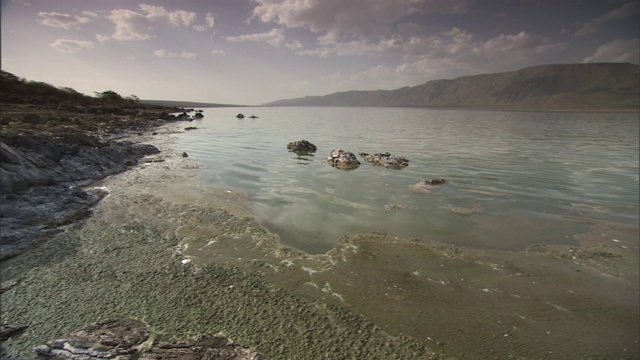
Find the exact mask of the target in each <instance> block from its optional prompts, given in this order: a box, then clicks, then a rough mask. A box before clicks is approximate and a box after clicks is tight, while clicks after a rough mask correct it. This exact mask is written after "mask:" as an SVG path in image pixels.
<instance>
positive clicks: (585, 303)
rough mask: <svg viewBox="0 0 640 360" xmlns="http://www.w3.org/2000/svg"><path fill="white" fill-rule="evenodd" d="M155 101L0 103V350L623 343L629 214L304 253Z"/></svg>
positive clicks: (349, 349)
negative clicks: (471, 245)
mask: <svg viewBox="0 0 640 360" xmlns="http://www.w3.org/2000/svg"><path fill="white" fill-rule="evenodd" d="M92 111H93V110H92ZM162 112H163V110H160V109H155V110H140V109H134V110H126V111H124V112H123V113H120V110H116V111H114V112H113V113H108V114H104V113H101V114H98V115H96V114H93V113H90V112H88V111H84V110H82V108H80V107H74V108H73V111H69V109H66V108H65V109H58V110H56V109H52V108H46V107H44V108H40V109H39V110H38V108H37V107H34V106H30V105H24V104H21V105H11V106H6V107H3V113H2V115H1V118H2V124H3V125H2V126H3V127H2V137H1V138H0V140H2V143H4V145H3V147H2V158H1V159H0V160H1V161H0V169H2V171H3V175H2V176H3V177H2V178H3V180H2V184H3V185H2V186H3V193H2V196H3V200H5V199H6V200H7V204H9V205H8V206H7V207H5V201H3V202H2V217H1V218H0V221H2V223H1V225H2V236H3V238H2V239H3V240H2V241H3V244H2V245H3V247H4V246H5V245H10V247H9V249H12V250H11V251H12V252H10V255H11V256H5V257H4V258H3V259H2V260H0V271H1V275H2V276H1V281H2V283H1V287H0V300H1V301H0V304H1V309H0V310H1V312H2V314H1V315H2V317H1V318H2V331H1V332H0V338H1V340H2V341H3V348H2V351H3V353H2V357H3V358H7V359H35V358H38V357H42V356H46V357H53V358H55V357H56V356H57V357H58V358H64V357H65V356H66V358H72V357H71V356H76V358H87V356H89V355H91V356H93V355H95V356H94V357H100V356H101V357H103V358H104V357H107V356H112V357H118V356H120V357H121V358H127V356H129V358H132V359H135V358H149V359H154V358H158V359H159V358H176V359H200V358H204V359H261V358H269V359H390V358H395V359H418V360H420V359H451V358H460V359H465V358H523V359H538V358H545V359H570V358H576V359H580V358H638V356H640V354H639V351H638V338H639V336H640V330H638V327H637V324H638V317H639V316H640V310H639V306H638V297H639V295H638V294H639V287H640V285H639V282H638V229H637V228H633V227H628V226H621V225H619V224H611V223H609V224H594V225H593V227H592V230H591V231H589V232H587V233H585V234H577V235H576V237H575V238H576V240H577V241H578V242H579V243H580V246H572V247H568V246H549V245H536V246H531V247H530V248H528V249H527V250H526V251H522V252H505V251H479V250H473V249H464V248H459V247H454V246H451V245H448V244H442V243H439V242H438V241H437V239H432V238H431V234H425V237H424V238H421V239H402V238H397V237H393V236H389V235H387V234H383V233H365V234H359V235H354V236H344V237H342V238H340V239H337V240H336V245H335V247H334V248H333V249H331V250H330V251H328V252H326V253H324V254H317V255H309V254H305V253H303V252H301V251H298V250H296V249H293V248H290V247H287V246H284V245H283V244H282V243H281V242H280V239H279V238H278V236H277V235H275V234H273V233H271V232H270V231H269V230H268V229H266V228H265V227H263V226H262V225H261V224H260V223H259V222H258V221H257V220H256V218H255V217H254V216H253V215H252V213H251V211H250V205H249V204H248V201H247V198H246V195H245V194H243V193H241V192H239V191H238V190H236V189H226V188H210V187H207V186H205V185H204V184H202V183H201V181H200V167H201V165H200V164H199V163H198V161H197V159H194V158H193V157H191V156H188V157H184V156H183V155H182V153H183V152H182V150H181V149H176V148H175V147H174V145H173V144H172V141H171V136H172V134H175V133H176V132H180V131H184V124H180V123H176V124H170V123H168V122H171V121H174V120H178V119H175V118H170V117H169V118H166V119H163V116H165V115H162ZM30 113H35V114H36V115H37V116H38V118H39V119H40V120H38V121H40V123H41V124H40V125H39V126H37V127H36V126H33V125H29V121H28V120H27V121H25V119H31V120H33V119H37V118H36V117H35V116H33V115H28V114H30ZM51 119H56V120H55V121H51ZM69 119H76V120H73V121H71V120H69ZM180 120H185V118H184V117H182V118H180ZM207 121H209V119H207ZM211 121H214V120H211ZM196 125H198V124H196ZM154 133H155V135H154ZM139 134H141V135H139ZM21 139H24V140H21ZM38 144H43V149H46V151H45V150H42V151H40V150H39V148H38ZM151 144H153V145H151ZM147 154H152V155H151V156H147V157H144V156H145V155H147ZM354 158H355V156H354ZM123 170H125V171H123ZM78 174H84V175H82V176H80V175H78ZM96 179H100V180H96ZM441 181H442V180H440V179H433V180H426V181H424V182H421V183H419V184H418V185H420V186H421V187H425V188H426V187H429V186H435V185H437V184H438V183H439V182H441ZM25 183H28V184H32V186H25V185H24V184H25ZM5 184H6V185H5ZM426 189H427V191H428V188H426ZM87 215H91V216H87ZM5 229H10V230H11V231H10V232H8V233H7V234H8V235H7V237H6V238H5V237H4V236H5ZM12 234H13V235H12ZM604 234H606V236H605V235H604ZM23 239H31V240H37V241H31V240H29V241H24V244H23V243H21V241H23ZM5 241H6V244H5V243H4V242H5ZM30 241H31V243H30V244H28V243H29V242H30ZM16 244H18V245H16ZM11 246H14V248H11ZM20 249H22V250H20ZM18 250H20V251H18ZM238 344H242V346H241V345H238Z"/></svg>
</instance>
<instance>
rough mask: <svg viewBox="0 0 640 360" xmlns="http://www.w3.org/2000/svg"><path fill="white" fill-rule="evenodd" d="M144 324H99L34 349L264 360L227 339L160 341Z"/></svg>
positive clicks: (56, 355) (71, 354)
mask: <svg viewBox="0 0 640 360" xmlns="http://www.w3.org/2000/svg"><path fill="white" fill-rule="evenodd" d="M157 337H158V336H157V335H155V334H153V333H152V332H151V330H149V328H148V327H147V326H146V325H145V324H144V323H143V322H141V321H138V320H133V319H114V320H106V321H100V322H96V323H93V324H89V325H87V326H85V327H84V328H83V329H80V330H78V331H74V332H72V333H70V334H69V335H68V336H66V337H64V338H62V339H58V340H51V341H47V343H46V344H45V345H39V346H36V347H34V348H33V351H34V352H35V353H37V354H39V355H41V356H45V357H49V358H53V359H84V360H92V359H120V360H129V359H131V360H133V359H185V360H188V359H194V360H195V359H211V360H214V359H220V360H222V359H224V360H227V359H228V360H232V359H234V360H263V359H264V357H263V356H262V355H260V354H259V353H257V352H256V351H254V350H252V349H250V348H247V347H244V346H241V345H239V344H236V343H235V342H232V341H230V340H229V339H227V338H226V337H224V336H219V335H216V336H211V335H201V336H196V337H194V338H192V339H188V340H182V341H175V340H169V341H163V340H158V339H157Z"/></svg>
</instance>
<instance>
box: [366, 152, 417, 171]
mask: <svg viewBox="0 0 640 360" xmlns="http://www.w3.org/2000/svg"><path fill="white" fill-rule="evenodd" d="M358 155H360V156H361V157H362V158H364V161H367V162H370V163H373V164H376V165H382V166H386V167H395V168H403V167H407V166H409V160H407V158H405V157H403V156H398V155H391V154H390V153H388V152H386V153H378V154H373V155H371V154H367V153H360V154H358Z"/></svg>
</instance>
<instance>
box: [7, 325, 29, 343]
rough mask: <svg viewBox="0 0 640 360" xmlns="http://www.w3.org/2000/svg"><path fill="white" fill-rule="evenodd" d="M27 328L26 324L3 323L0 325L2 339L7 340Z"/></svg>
mask: <svg viewBox="0 0 640 360" xmlns="http://www.w3.org/2000/svg"><path fill="white" fill-rule="evenodd" d="M27 328H28V326H25V325H9V324H2V326H1V327H0V341H6V340H7V339H9V338H10V337H12V336H14V335H18V334H20V333H22V332H23V331H24V330H26V329H27Z"/></svg>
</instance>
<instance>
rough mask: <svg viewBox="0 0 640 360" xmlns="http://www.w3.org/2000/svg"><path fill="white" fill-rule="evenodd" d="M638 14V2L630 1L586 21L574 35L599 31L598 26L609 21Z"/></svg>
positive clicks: (639, 8)
mask: <svg viewBox="0 0 640 360" xmlns="http://www.w3.org/2000/svg"><path fill="white" fill-rule="evenodd" d="M638 15H640V2H639V1H637V0H635V1H631V2H628V3H626V4H624V5H622V6H620V7H618V8H616V9H613V10H611V11H609V12H608V13H606V14H604V15H602V16H600V17H598V18H595V19H593V20H591V21H588V22H587V23H585V24H584V25H583V26H582V28H580V30H578V31H577V32H576V35H587V34H594V33H597V32H598V31H600V27H602V25H604V24H605V23H607V22H609V21H612V20H616V19H624V18H628V17H632V16H638Z"/></svg>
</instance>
